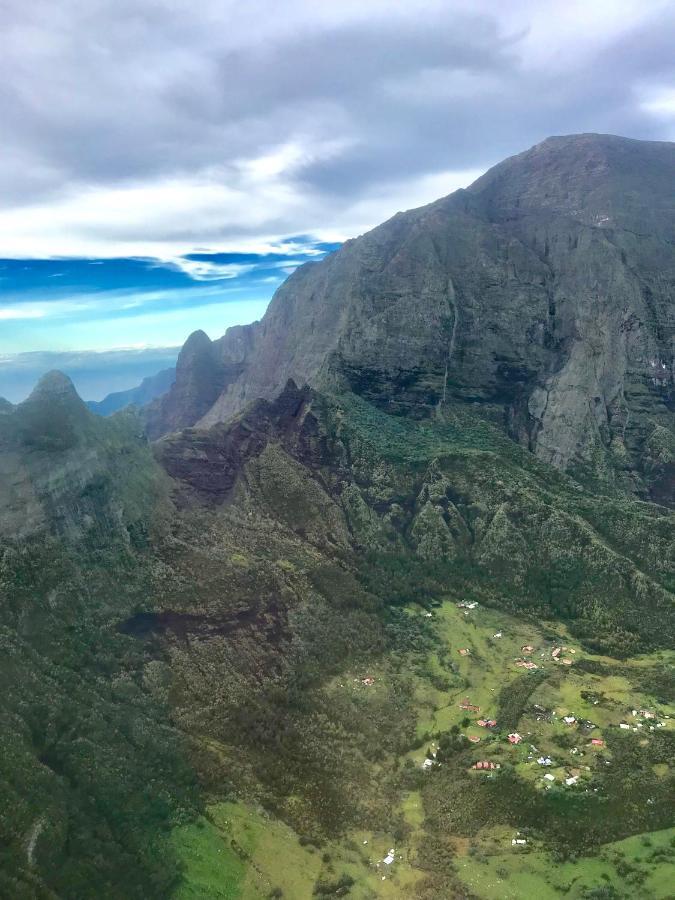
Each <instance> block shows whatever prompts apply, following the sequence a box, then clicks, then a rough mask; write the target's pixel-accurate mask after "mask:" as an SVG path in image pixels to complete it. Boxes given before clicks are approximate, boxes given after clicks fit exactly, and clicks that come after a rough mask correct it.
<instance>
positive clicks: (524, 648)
mask: <svg viewBox="0 0 675 900" xmlns="http://www.w3.org/2000/svg"><path fill="white" fill-rule="evenodd" d="M520 649H521V651H522V652H523V653H534V649H535V648H534V647H533V646H532V644H523V646H522V647H521V648H520Z"/></svg>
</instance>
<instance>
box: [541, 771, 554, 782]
mask: <svg viewBox="0 0 675 900" xmlns="http://www.w3.org/2000/svg"><path fill="white" fill-rule="evenodd" d="M544 778H545V779H546V781H555V775H551V773H550V772H547V773H546V774H545V775H544Z"/></svg>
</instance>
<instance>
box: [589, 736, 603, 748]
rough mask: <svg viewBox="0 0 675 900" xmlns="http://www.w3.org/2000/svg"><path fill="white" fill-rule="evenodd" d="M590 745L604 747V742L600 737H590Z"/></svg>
mask: <svg viewBox="0 0 675 900" xmlns="http://www.w3.org/2000/svg"><path fill="white" fill-rule="evenodd" d="M591 745H592V746H593V747H604V746H605V742H604V741H601V740H600V738H591Z"/></svg>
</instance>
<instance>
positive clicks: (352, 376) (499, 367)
mask: <svg viewBox="0 0 675 900" xmlns="http://www.w3.org/2000/svg"><path fill="white" fill-rule="evenodd" d="M674 183H675V144H669V143H656V142H642V141H633V140H628V139H624V138H616V137H611V136H604V135H577V136H571V137H561V138H550V139H549V140H547V141H544V142H543V143H542V144H539V145H537V146H536V147H534V148H532V149H531V150H529V151H527V152H526V153H523V154H520V155H519V156H516V157H513V158H511V159H509V160H506V161H505V162H503V163H501V164H500V165H498V166H496V167H495V168H494V169H492V170H491V171H490V172H488V173H487V174H486V175H484V176H483V177H482V178H480V179H479V180H478V181H477V182H476V183H475V184H474V185H472V186H471V187H470V188H469V189H468V190H462V191H457V192H456V193H454V194H452V195H450V196H449V197H446V198H444V199H442V200H439V201H437V202H436V203H432V204H431V205H429V206H426V207H423V208H421V209H417V210H412V211H410V212H407V213H402V214H398V215H396V216H394V218H393V219H391V220H390V221H388V222H386V223H385V224H384V225H381V226H380V227H378V228H376V229H375V230H373V231H372V232H370V233H368V234H366V235H364V236H363V237H360V238H358V239H357V240H354V241H349V242H347V243H346V244H345V245H344V246H343V247H342V248H341V249H340V250H339V251H338V252H337V253H335V254H332V255H331V256H329V257H328V258H326V259H325V260H323V261H322V262H320V263H312V264H308V265H306V266H303V267H302V268H300V269H299V270H298V271H297V272H296V273H294V274H293V275H292V276H291V277H290V278H289V279H288V280H287V281H286V282H285V284H284V285H282V286H281V287H280V288H279V290H278V291H277V293H276V294H275V296H274V298H273V300H272V302H271V304H270V307H269V309H268V311H267V313H266V315H265V317H264V318H263V320H262V321H261V322H260V323H255V324H254V325H252V326H249V327H248V328H246V329H241V328H237V329H230V330H229V331H228V332H227V334H226V335H225V336H224V338H222V339H221V340H220V341H219V342H215V343H214V344H213V345H211V344H210V342H209V345H207V344H206V341H205V336H203V337H201V338H199V340H197V338H195V336H193V338H191V339H190V341H189V342H188V344H187V345H186V348H185V350H184V352H183V355H182V357H181V362H180V363H179V372H178V375H177V379H176V385H175V387H174V389H172V392H171V393H170V394H169V395H167V398H165V399H164V400H163V401H162V402H161V404H160V405H159V407H158V409H157V410H156V411H155V412H153V414H152V415H151V416H150V434H151V435H152V436H157V435H158V434H161V433H166V432H167V431H170V430H173V429H175V428H177V427H182V426H184V425H188V424H194V423H197V422H198V423H199V424H200V425H213V424H215V423H217V422H221V421H224V420H226V419H227V418H229V417H230V416H231V415H233V414H234V413H236V412H237V411H239V410H240V409H242V407H243V406H244V405H245V404H246V403H248V402H250V401H252V400H254V399H256V398H258V397H268V398H269V397H273V396H275V395H276V394H277V393H278V392H279V391H280V389H281V388H282V387H283V385H284V384H285V383H286V381H287V379H288V378H293V379H295V381H296V382H297V383H298V384H303V383H305V382H308V383H310V384H315V385H317V386H319V387H323V388H332V387H347V388H349V389H351V390H353V391H355V392H356V393H359V394H361V395H362V396H364V397H366V398H367V399H369V400H371V401H373V402H376V403H377V404H379V405H381V406H382V407H383V408H385V409H387V410H388V411H394V412H397V411H399V412H404V413H405V414H407V415H414V416H425V415H428V414H429V412H430V411H431V410H433V409H435V408H436V407H437V406H438V405H439V404H443V402H444V400H449V399H454V400H461V401H464V402H468V403H472V404H479V405H480V406H481V407H482V408H483V409H484V411H485V412H486V413H487V414H489V415H490V416H491V417H492V418H497V419H498V420H500V421H502V422H503V424H504V426H505V427H506V428H507V430H508V431H509V433H510V434H511V436H512V437H514V438H515V439H516V440H518V441H519V442H520V443H522V444H523V445H525V446H527V447H529V448H530V449H531V450H532V451H533V452H534V453H536V454H537V455H538V456H539V457H540V458H541V459H543V460H545V461H547V462H550V463H552V464H553V465H555V466H557V467H560V468H576V469H578V470H579V471H580V472H582V473H583V472H585V473H587V474H589V475H592V476H594V477H597V476H600V477H607V478H608V479H611V480H613V481H615V482H618V483H620V484H621V485H622V486H623V487H624V488H626V489H628V490H631V491H637V492H638V493H641V494H643V495H651V496H654V497H658V498H659V500H660V502H666V503H672V502H673V500H674V499H675V497H674V495H673V470H672V460H671V459H670V457H669V459H668V460H666V459H664V458H663V454H662V453H661V452H660V451H659V454H657V456H658V461H657V462H654V461H653V460H652V456H653V454H652V455H650V454H649V453H648V452H646V451H647V449H648V448H649V447H650V446H651V445H652V444H654V443H655V442H656V443H658V445H659V447H663V446H665V444H667V443H668V441H665V443H664V440H663V434H662V432H661V429H665V430H666V432H667V433H668V435H672V434H673V418H674V417H673V411H674V406H675V394H674V390H673V384H674V362H673V336H674V334H675V304H674V302H673V296H674V293H675V249H674V246H675V245H674V243H673V239H674V236H675V216H674V215H673V204H672V197H673V184H674ZM206 340H207V339H206ZM196 351H199V352H196ZM655 432H657V438H658V439H655V437H654V435H655ZM668 452H670V451H668Z"/></svg>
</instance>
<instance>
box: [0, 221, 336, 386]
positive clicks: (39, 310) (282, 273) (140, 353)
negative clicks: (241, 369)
mask: <svg viewBox="0 0 675 900" xmlns="http://www.w3.org/2000/svg"><path fill="white" fill-rule="evenodd" d="M337 246H339V245H337V244H326V243H322V242H320V241H317V240H316V239H314V238H312V237H311V236H306V235H301V236H297V237H293V238H287V239H282V240H279V241H278V242H276V244H274V245H271V246H270V247H269V248H268V249H267V250H266V251H265V252H214V251H204V252H195V253H191V254H187V255H184V256H180V257H176V258H170V259H151V258H147V259H145V258H143V259H140V258H139V259H137V258H120V259H0V397H5V398H7V399H8V400H10V401H11V402H13V403H16V402H19V401H21V400H23V399H24V398H25V397H26V396H28V394H29V393H30V391H31V390H32V388H33V386H34V384H35V382H36V380H37V379H38V378H40V376H41V375H43V374H44V373H45V372H46V371H49V370H50V369H53V368H58V369H62V370H63V371H64V372H66V373H67V374H68V375H69V376H70V377H71V378H72V380H73V382H74V383H75V385H76V387H77V390H78V392H79V393H80V395H81V396H82V397H83V399H85V400H100V399H102V398H103V397H105V396H107V395H108V394H110V393H114V392H118V391H126V390H129V389H130V388H135V387H136V386H138V385H139V384H140V382H141V381H142V380H143V379H144V378H146V377H148V376H153V375H155V374H157V373H158V372H160V371H162V370H163V369H167V368H170V367H172V366H174V365H175V362H176V357H177V355H178V348H179V347H180V346H181V345H182V344H183V342H184V341H185V339H186V338H187V337H188V335H189V334H190V333H192V332H193V331H195V330H197V329H202V330H204V331H206V332H207V333H209V334H210V335H211V336H212V337H214V338H215V337H219V336H220V335H221V334H223V332H225V331H226V330H227V328H229V327H230V326H231V325H240V324H247V323H249V322H252V321H255V320H256V319H260V318H261V317H262V315H263V314H264V312H265V310H266V308H267V304H268V302H269V300H270V298H271V297H272V295H273V293H274V291H275V290H276V288H277V287H278V286H279V285H280V284H281V283H282V282H283V281H284V279H285V278H286V277H287V276H288V275H289V274H290V273H291V272H293V271H294V270H295V269H296V268H297V267H298V266H300V265H302V264H303V263H306V262H310V261H313V260H319V259H321V258H322V257H324V256H325V255H326V254H327V253H329V252H331V251H332V250H334V249H336V248H337ZM118 348H132V349H118Z"/></svg>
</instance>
